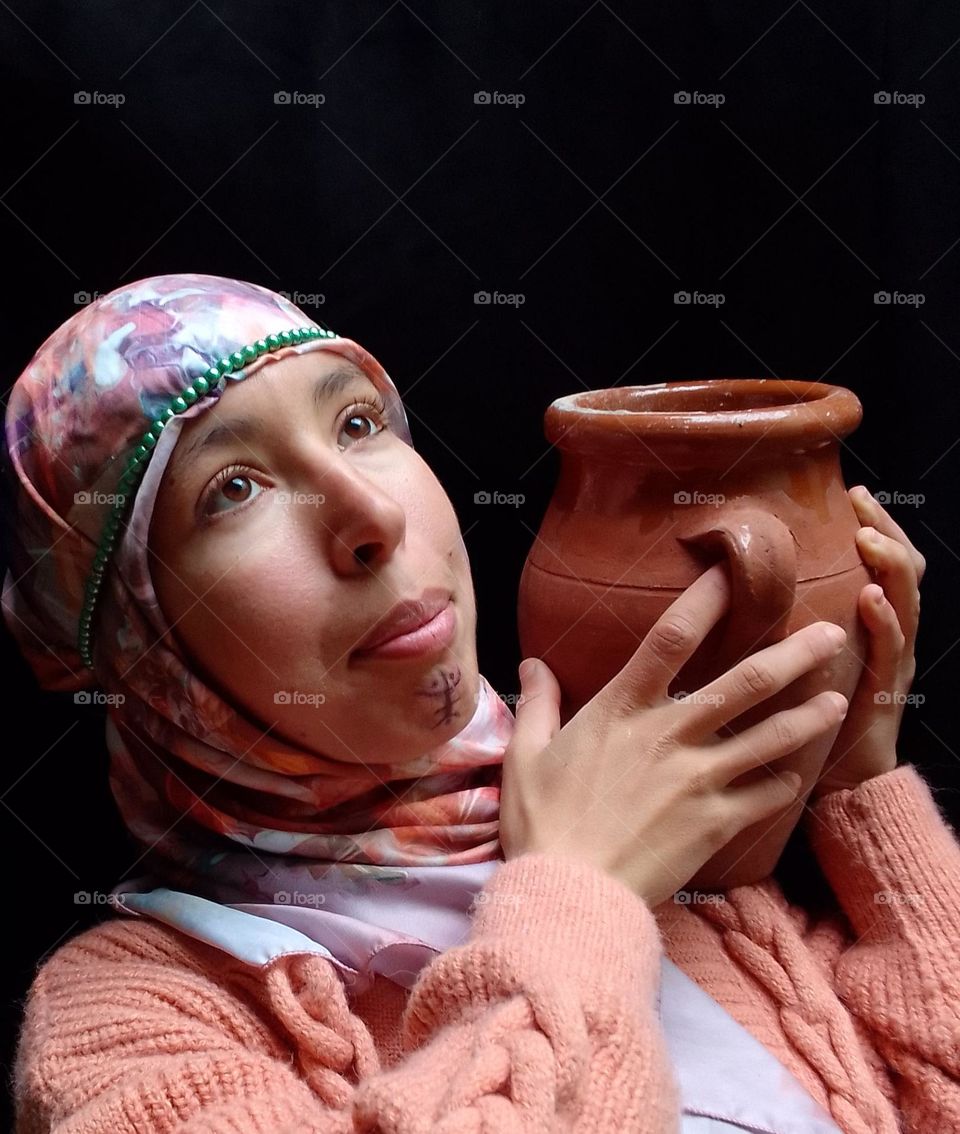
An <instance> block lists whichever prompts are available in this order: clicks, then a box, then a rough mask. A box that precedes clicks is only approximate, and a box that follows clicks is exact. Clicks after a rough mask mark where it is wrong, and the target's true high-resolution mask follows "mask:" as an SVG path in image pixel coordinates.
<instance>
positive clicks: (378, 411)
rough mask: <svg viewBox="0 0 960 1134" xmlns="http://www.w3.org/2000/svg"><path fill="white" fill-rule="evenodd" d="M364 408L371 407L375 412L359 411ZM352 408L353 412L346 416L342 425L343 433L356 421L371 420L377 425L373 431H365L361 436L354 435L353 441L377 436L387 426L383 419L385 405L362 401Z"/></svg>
mask: <svg viewBox="0 0 960 1134" xmlns="http://www.w3.org/2000/svg"><path fill="white" fill-rule="evenodd" d="M363 408H366V409H371V410H373V411H374V412H373V413H372V414H369V413H360V412H358V411H359V410H361V409H363ZM351 410H352V412H351V413H350V414H349V415H348V416H347V417H346V418H344V422H343V425H342V426H341V427H340V431H341V433H343V432H346V431H347V429H348V427H352V426H353V425H354V423H355V422H363V421H366V422H370V423H371V424H372V425H373V426H374V427H375V428H374V430H373V431H372V432H368V433H364V434H362V435H360V436H355V435H354V436H352V437H351V440H352V441H362V440H364V438H366V437H375V436H376V435H377V434H378V433H380V432H382V431H383V429H385V428H386V426H385V425H384V424H383V421H382V414H383V407H382V406H381V405H378V404H376V403H374V402H362V403H361V404H360V405H357V406H352V407H351ZM361 428H362V427H361Z"/></svg>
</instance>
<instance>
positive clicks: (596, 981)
mask: <svg viewBox="0 0 960 1134" xmlns="http://www.w3.org/2000/svg"><path fill="white" fill-rule="evenodd" d="M98 928H102V927H98ZM151 928H153V927H151ZM124 931H125V932H124ZM157 932H158V933H169V931H167V930H166V929H165V927H164V929H163V930H160V929H158V930H157ZM124 936H126V938H127V940H128V941H129V940H132V938H131V936H130V925H129V924H128V923H115V924H113V925H112V926H111V929H110V932H109V933H108V934H106V935H104V934H99V935H96V934H95V935H93V936H91V935H90V934H86V935H81V937H80V938H77V939H76V940H75V941H73V942H70V943H68V945H66V946H63V947H62V948H61V949H60V950H59V951H58V953H57V954H55V955H54V957H53V958H52V959H51V960H50V961H48V962H47V963H46V964H45V965H44V966H43V967H41V969H40V971H39V973H38V975H37V977H36V979H35V981H34V984H33V985H32V987H31V989H30V993H29V995H28V999H27V1003H26V1006H25V1013H24V1023H23V1027H22V1030H21V1035H20V1042H19V1046H18V1052H17V1060H16V1067H15V1072H14V1079H15V1082H14V1085H15V1091H16V1098H17V1116H18V1117H17V1128H16V1130H17V1134H40V1132H43V1134H46V1132H50V1134H79V1132H80V1131H83V1132H84V1134H99V1132H100V1131H103V1132H105V1134H106V1132H107V1131H109V1132H110V1134H134V1132H135V1134H201V1132H204V1134H206V1132H210V1134H268V1132H269V1134H294V1132H296V1134H321V1132H323V1134H327V1132H331V1134H359V1132H364V1134H454V1132H457V1134H459V1132H461V1131H475V1132H476V1134H487V1132H488V1134H494V1132H497V1134H501V1132H503V1134H509V1132H511V1131H516V1132H517V1134H519V1132H521V1131H522V1132H523V1134H536V1132H540V1131H543V1132H547V1131H550V1132H555V1131H577V1132H579V1131H583V1132H587V1131H589V1132H591V1134H593V1132H595V1131H606V1130H619V1129H624V1130H630V1131H632V1132H635V1134H670V1132H673V1131H676V1130H677V1129H678V1128H679V1103H678V1101H677V1094H676V1086H675V1083H674V1079H673V1075H672V1071H671V1069H670V1066H669V1062H668V1056H667V1051H666V1047H665V1044H664V1041H663V1038H662V1034H661V1032H660V1029H659V1025H658V1019H657V1013H656V1000H657V989H658V987H659V974H660V941H659V934H658V931H657V927H656V923H655V921H654V919H653V915H652V914H651V913H650V911H649V909H648V908H647V907H646V905H645V904H644V903H643V902H642V901H641V900H640V899H639V898H637V897H636V895H634V894H633V893H632V892H631V891H630V890H629V888H627V887H626V886H625V885H623V884H621V883H620V882H619V881H617V880H616V879H613V878H612V877H610V876H608V875H606V874H605V873H602V872H601V871H599V870H596V869H594V868H593V867H591V866H589V865H587V864H585V863H581V862H579V861H577V860H575V859H571V858H566V857H564V856H559V855H551V854H540V853H538V854H528V855H524V856H521V857H520V858H517V859H513V860H511V861H510V862H508V863H504V864H502V865H501V866H500V867H499V869H498V870H497V872H496V873H495V874H494V875H493V877H492V878H491V879H490V880H489V881H488V882H487V884H486V886H485V887H484V889H483V890H482V891H481V893H480V894H479V895H478V897H477V901H476V904H475V907H474V911H473V920H472V924H471V929H470V933H469V935H468V937H467V939H466V940H465V941H464V942H463V943H462V944H460V945H457V946H455V947H453V948H451V949H448V950H447V951H446V952H444V953H442V954H440V955H438V956H437V957H436V958H435V959H434V960H433V961H432V962H431V963H430V964H428V965H427V966H426V967H425V968H424V969H423V970H422V971H421V973H420V976H419V978H418V981H417V983H416V985H415V986H414V988H413V989H412V990H411V992H410V994H409V997H408V999H407V1003H406V1006H405V1009H404V1013H403V1017H402V1032H403V1043H404V1054H403V1057H402V1058H401V1059H400V1060H399V1061H398V1062H395V1063H394V1064H393V1065H392V1066H391V1067H389V1068H388V1069H384V1068H382V1067H381V1066H380V1062H379V1057H378V1055H377V1053H376V1051H375V1050H374V1048H373V1043H372V1039H371V1037H370V1033H369V1032H368V1030H367V1029H366V1026H365V1025H364V1024H363V1022H362V1020H361V1019H360V1018H359V1017H358V1016H356V1015H354V1014H353V1013H352V1012H351V1010H350V1006H349V1001H348V999H347V995H346V991H345V989H344V987H343V984H342V982H341V981H340V979H339V977H338V976H337V975H336V971H335V970H334V968H333V966H332V965H331V964H330V963H329V962H328V961H326V960H324V959H323V958H322V957H320V956H318V955H304V954H295V955H288V956H283V957H280V958H277V959H276V960H274V961H272V962H270V963H268V964H267V965H265V966H263V968H262V969H260V970H257V969H253V968H245V969H244V971H245V972H246V973H247V983H246V984H243V982H241V983H240V984H239V985H238V984H236V982H227V981H225V980H224V979H223V977H222V974H220V973H218V970H217V960H216V958H217V957H222V954H217V953H216V952H215V951H213V956H212V959H207V960H206V961H199V962H197V961H191V958H198V957H199V958H204V957H207V956H208V954H206V953H204V952H197V951H194V950H191V951H187V950H183V949H181V950H179V952H177V954H176V955H177V957H178V960H177V961H176V962H174V960H173V959H172V956H171V953H170V951H169V950H167V951H165V950H164V949H163V948H162V947H160V946H157V947H153V948H147V949H145V950H144V949H143V948H141V949H140V950H139V952H134V953H131V952H130V951H129V950H126V951H125V950H124V949H123V948H122V947H118V941H119V942H120V943H121V945H122V939H123V937H124ZM177 936H178V937H179V935H177ZM85 938H86V939H87V941H88V943H87V944H84V939H85ZM165 939H166V940H169V938H163V937H161V938H160V940H161V941H162V940H165ZM140 940H142V937H141V938H140ZM207 948H208V947H206V946H203V947H202V949H204V950H206V949H207ZM174 949H175V951H176V947H174ZM291 1050H292V1052H293V1054H292V1055H291Z"/></svg>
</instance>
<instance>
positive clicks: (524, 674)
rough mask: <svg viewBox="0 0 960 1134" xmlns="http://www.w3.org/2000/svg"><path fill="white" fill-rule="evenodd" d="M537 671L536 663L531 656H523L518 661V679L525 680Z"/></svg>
mask: <svg viewBox="0 0 960 1134" xmlns="http://www.w3.org/2000/svg"><path fill="white" fill-rule="evenodd" d="M536 672H537V663H536V661H535V660H534V659H533V658H524V659H523V661H522V662H521V663H520V680H521V681H527V680H529V679H530V678H531V677H533V675H534V674H535V673H536Z"/></svg>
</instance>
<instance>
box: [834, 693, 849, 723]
mask: <svg viewBox="0 0 960 1134" xmlns="http://www.w3.org/2000/svg"><path fill="white" fill-rule="evenodd" d="M830 699H831V700H832V701H833V703H834V704H835V705H836V706H837V708H838V709H839V710H840V715H841V716H842V717H845V716H846V715H847V709H849V708H850V702H849V701H848V700H847V699H846V697H844V695H843V694H842V693H837V692H836V690H831V692H830Z"/></svg>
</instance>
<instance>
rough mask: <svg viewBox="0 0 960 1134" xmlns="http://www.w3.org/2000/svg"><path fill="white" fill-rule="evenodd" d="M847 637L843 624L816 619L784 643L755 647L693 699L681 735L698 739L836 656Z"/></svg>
mask: <svg viewBox="0 0 960 1134" xmlns="http://www.w3.org/2000/svg"><path fill="white" fill-rule="evenodd" d="M846 640H847V637H846V634H845V633H844V631H843V629H842V627H840V626H837V625H835V624H834V623H832V622H814V623H812V624H811V625H809V626H804V627H803V628H802V629H801V630H797V631H796V632H795V633H793V634H791V635H790V636H789V637H787V638H784V640H783V641H782V642H775V643H774V644H773V645H772V646H766V647H765V648H764V649H762V650H757V652H756V653H755V654H751V655H750V656H749V657H748V658H744V659H743V661H740V662H737V664H736V665H735V666H734V667H733V668H732V669H728V670H727V672H726V673H723V674H721V675H720V676H719V677H718V678H716V679H715V680H714V681H711V682H709V683H708V684H706V685H704V687H703V688H702V689H700V690H699V691H698V692H697V693H696V695H695V696H692V697H691V698H690V700H689V707H688V709H687V715H686V718H685V720H684V721H683V723H682V724H681V725H679V726H678V731H677V736H678V738H680V739H690V740H698V739H700V738H701V737H703V736H704V735H705V734H707V733H711V732H716V731H718V730H719V729H720V727H721V726H722V725H724V724H726V723H727V721H731V720H733V719H734V718H735V717H738V716H740V714H741V713H745V712H746V711H747V709H750V708H752V707H753V706H754V705H758V704H760V702H761V701H765V700H766V699H767V698H768V697H772V696H773V694H774V693H779V692H780V690H781V689H783V688H785V687H786V686H787V685H789V684H790V682H791V681H795V680H796V679H797V678H798V677H800V676H801V674H804V673H807V672H808V671H809V670H811V669H813V668H814V666H820V665H823V663H824V662H825V661H827V660H829V659H830V658H832V657H834V656H836V654H838V653H839V652H840V651H841V650H842V649H843V647H844V645H845V643H846ZM684 701H685V699H681V700H680V701H679V702H678V703H680V704H683V703H684Z"/></svg>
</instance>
